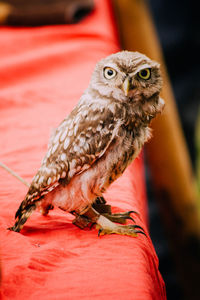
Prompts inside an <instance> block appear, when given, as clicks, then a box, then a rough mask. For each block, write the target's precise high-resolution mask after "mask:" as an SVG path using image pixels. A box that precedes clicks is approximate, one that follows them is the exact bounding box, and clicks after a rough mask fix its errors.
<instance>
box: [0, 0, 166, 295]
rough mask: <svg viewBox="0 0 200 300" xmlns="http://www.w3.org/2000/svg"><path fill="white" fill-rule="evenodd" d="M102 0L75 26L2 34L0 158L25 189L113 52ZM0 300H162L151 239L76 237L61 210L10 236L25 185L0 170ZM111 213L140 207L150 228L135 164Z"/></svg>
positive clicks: (112, 195)
mask: <svg viewBox="0 0 200 300" xmlns="http://www.w3.org/2000/svg"><path fill="white" fill-rule="evenodd" d="M116 36H117V34H116V30H115V26H114V21H113V16H112V13H111V8H110V5H109V2H108V1H107V0H102V1H98V2H97V7H96V10H95V11H94V12H93V13H92V14H91V15H90V16H89V17H87V18H86V19H85V20H84V21H82V22H81V23H80V24H78V25H63V26H48V27H41V28H6V27H4V28H1V29H0V132H1V137H0V144H1V146H0V160H1V161H2V162H4V163H5V164H7V165H8V166H9V167H11V168H12V169H14V170H15V171H16V172H17V173H19V174H20V175H21V176H22V177H24V178H25V179H26V180H28V181H29V182H30V181H31V178H32V177H33V176H34V174H35V172H36V170H37V168H38V167H39V166H40V161H41V159H42V158H43V156H44V153H45V151H46V148H47V142H48V138H49V136H50V130H52V129H54V128H55V127H57V126H58V124H59V123H60V122H61V120H62V119H63V118H64V117H65V116H66V114H67V113H69V111H70V110H71V109H72V107H73V106H74V105H75V104H76V103H77V101H78V99H79V97H80V95H81V94H82V92H83V91H84V89H85V88H86V87H87V85H88V82H89V79H90V76H91V72H92V70H93V68H94V66H95V63H96V62H97V61H98V60H99V59H100V58H102V57H105V56H107V55H108V54H110V53H112V52H116V51H118V50H119V43H118V41H117V38H116ZM0 181H1V182H0V203H1V210H0V229H1V230H0V233H1V239H0V257H1V265H2V286H1V289H2V298H3V299H38V300H39V299H42V300H45V299H48V300H51V299H52V300H55V299H59V300H62V299H70V300H73V299H79V298H80V299H87V300H88V299H107V300H108V299H127V300H128V299H134V300H139V299H142V300H144V299H145V300H148V299H154V300H156V299H158V300H161V299H166V296H165V287H164V283H163V280H162V277H161V275H160V273H159V271H158V259H157V256H156V254H155V251H154V248H153V246H152V243H151V240H150V238H149V237H148V238H146V237H145V236H144V235H138V237H137V238H131V237H127V236H118V235H110V236H103V237H100V238H98V236H97V231H96V230H95V229H93V230H91V231H89V230H80V229H79V228H77V227H75V226H74V225H72V223H71V220H72V216H71V215H70V214H68V213H64V212H63V211H61V210H59V209H54V210H53V211H50V214H49V215H48V216H47V217H44V216H41V215H40V214H39V212H35V213H34V214H33V215H32V216H31V217H30V218H29V220H28V221H27V223H26V224H25V226H24V229H23V230H22V232H21V233H15V232H10V231H8V230H6V228H7V227H9V226H11V225H13V223H14V214H15V212H16V210H17V208H18V206H19V204H20V202H21V201H22V200H23V198H24V195H25V193H26V191H27V187H26V186H24V185H23V184H22V183H20V182H18V181H17V180H16V179H15V178H13V177H12V176H11V175H9V174H8V173H6V171H4V170H2V169H0ZM105 198H106V199H107V200H108V202H109V203H110V204H111V205H112V207H113V210H114V211H126V210H136V211H138V212H139V213H140V217H138V216H135V220H136V223H137V224H138V225H141V226H142V227H144V228H145V231H146V232H148V231H147V204H146V197H145V186H144V174H143V165H142V159H141V157H140V158H138V159H136V160H135V162H134V163H133V164H132V165H131V166H130V167H129V168H128V169H127V170H126V172H125V173H124V175H123V176H122V177H121V178H120V179H118V180H117V181H116V182H114V183H113V185H112V186H111V187H110V188H109V190H108V192H107V193H106V195H105Z"/></svg>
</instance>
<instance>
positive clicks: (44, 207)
mask: <svg viewBox="0 0 200 300" xmlns="http://www.w3.org/2000/svg"><path fill="white" fill-rule="evenodd" d="M52 209H54V206H53V205H52V204H48V205H41V208H40V212H41V214H42V215H43V216H47V215H48V213H49V211H50V210H52Z"/></svg>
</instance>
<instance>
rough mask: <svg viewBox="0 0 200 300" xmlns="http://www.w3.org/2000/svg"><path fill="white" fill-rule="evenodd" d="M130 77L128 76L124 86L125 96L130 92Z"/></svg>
mask: <svg viewBox="0 0 200 300" xmlns="http://www.w3.org/2000/svg"><path fill="white" fill-rule="evenodd" d="M130 85H131V84H130V77H129V76H127V77H126V78H125V80H124V82H123V84H122V89H123V91H124V94H125V96H128V92H129V90H130Z"/></svg>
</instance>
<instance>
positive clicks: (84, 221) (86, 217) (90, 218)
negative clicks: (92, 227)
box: [71, 207, 100, 229]
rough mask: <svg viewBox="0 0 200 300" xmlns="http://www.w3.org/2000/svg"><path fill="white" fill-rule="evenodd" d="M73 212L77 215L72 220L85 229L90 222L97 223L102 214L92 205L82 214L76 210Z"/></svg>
mask: <svg viewBox="0 0 200 300" xmlns="http://www.w3.org/2000/svg"><path fill="white" fill-rule="evenodd" d="M71 213H72V214H73V215H75V216H76V218H75V219H74V220H73V221H72V223H73V224H74V225H76V226H77V227H79V228H81V229H84V228H85V227H87V226H88V225H89V224H95V223H96V221H97V219H98V218H99V216H100V213H98V211H96V210H95V209H94V208H92V207H89V208H88V209H87V211H86V212H84V214H81V215H80V214H78V213H76V212H75V211H73V212H71Z"/></svg>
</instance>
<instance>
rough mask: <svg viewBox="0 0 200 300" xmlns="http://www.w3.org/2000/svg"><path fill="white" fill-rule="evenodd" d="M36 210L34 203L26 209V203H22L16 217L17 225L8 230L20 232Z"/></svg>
mask: <svg viewBox="0 0 200 300" xmlns="http://www.w3.org/2000/svg"><path fill="white" fill-rule="evenodd" d="M35 209H36V204H33V203H32V204H30V205H28V206H25V207H24V202H22V203H21V205H20V207H19V209H18V210H17V212H16V215H15V219H16V222H15V225H14V226H13V227H10V228H8V230H12V231H15V232H20V230H21V229H22V228H23V226H24V224H25V223H26V221H27V219H28V218H29V217H30V215H31V214H32V213H33V211H34V210H35Z"/></svg>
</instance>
